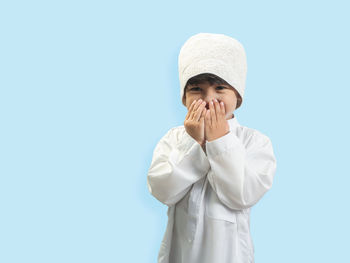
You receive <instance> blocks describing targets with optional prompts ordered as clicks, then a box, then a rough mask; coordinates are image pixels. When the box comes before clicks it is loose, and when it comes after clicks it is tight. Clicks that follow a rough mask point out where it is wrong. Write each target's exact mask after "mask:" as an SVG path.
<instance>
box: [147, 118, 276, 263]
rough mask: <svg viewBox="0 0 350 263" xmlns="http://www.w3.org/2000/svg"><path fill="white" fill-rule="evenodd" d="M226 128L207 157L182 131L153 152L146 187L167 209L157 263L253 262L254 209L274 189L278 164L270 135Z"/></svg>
mask: <svg viewBox="0 0 350 263" xmlns="http://www.w3.org/2000/svg"><path fill="white" fill-rule="evenodd" d="M228 122H229V126H230V132H229V133H228V134H226V135H224V136H222V137H220V138H218V139H216V140H213V141H210V142H208V141H207V142H206V153H205V152H204V151H203V149H202V148H201V146H200V145H199V144H198V143H197V142H196V141H195V140H194V139H193V138H192V137H191V136H190V135H189V134H188V133H187V132H186V130H185V128H184V126H183V125H182V126H177V127H174V128H172V129H170V130H169V131H168V132H167V133H166V134H165V135H164V136H163V137H162V138H161V140H160V141H159V142H158V144H157V146H156V148H155V149H154V152H153V158H152V162H151V166H150V168H149V171H148V175H147V187H148V190H149V191H150V193H151V194H152V195H153V196H154V197H155V198H156V199H158V200H159V201H160V202H162V203H163V204H165V205H167V206H168V210H167V215H168V224H167V228H166V231H165V234H164V237H163V240H162V242H161V246H160V250H159V254H158V263H250V262H251V263H253V262H254V245H253V242H252V239H251V234H250V207H252V206H253V205H255V204H256V203H257V202H258V201H259V200H260V199H261V198H262V197H263V195H264V194H265V193H266V192H267V191H268V190H269V189H270V188H271V186H272V182H273V178H274V175H275V171H276V159H275V156H274V152H273V148H272V144H271V141H270V139H269V138H268V137H267V136H266V135H264V134H263V133H261V132H259V131H257V130H255V129H251V128H248V127H245V126H241V125H240V124H239V123H238V121H237V117H236V116H234V118H232V119H229V120H228Z"/></svg>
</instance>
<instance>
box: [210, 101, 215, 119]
mask: <svg viewBox="0 0 350 263" xmlns="http://www.w3.org/2000/svg"><path fill="white" fill-rule="evenodd" d="M209 109H210V118H211V124H212V125H214V123H215V122H216V116H215V108H214V103H213V101H210V104H209Z"/></svg>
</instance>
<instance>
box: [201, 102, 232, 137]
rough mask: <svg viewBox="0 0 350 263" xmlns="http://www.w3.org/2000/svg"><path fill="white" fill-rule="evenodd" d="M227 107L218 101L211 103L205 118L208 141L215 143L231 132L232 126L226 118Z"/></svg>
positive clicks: (205, 132)
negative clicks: (214, 141)
mask: <svg viewBox="0 0 350 263" xmlns="http://www.w3.org/2000/svg"><path fill="white" fill-rule="evenodd" d="M225 116H226V112H225V105H224V104H223V102H221V103H219V102H218V101H217V100H214V101H213V104H211V103H209V110H208V111H207V112H206V114H205V118H204V123H205V125H204V130H205V131H204V134H205V138H206V140H207V141H209V142H210V141H213V140H215V139H218V138H220V137H222V136H224V135H226V134H227V133H229V132H230V126H229V124H228V121H227V120H226V118H225Z"/></svg>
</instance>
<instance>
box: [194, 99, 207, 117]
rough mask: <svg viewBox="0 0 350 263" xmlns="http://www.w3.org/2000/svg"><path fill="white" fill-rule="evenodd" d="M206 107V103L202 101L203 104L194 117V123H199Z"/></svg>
mask: <svg viewBox="0 0 350 263" xmlns="http://www.w3.org/2000/svg"><path fill="white" fill-rule="evenodd" d="M204 105H205V102H204V101H202V103H201V104H200V105H199V107H198V109H197V111H196V113H195V115H194V117H193V120H194V121H199V119H200V117H201V115H202V112H203V108H204Z"/></svg>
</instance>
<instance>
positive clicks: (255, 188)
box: [206, 131, 276, 210]
mask: <svg viewBox="0 0 350 263" xmlns="http://www.w3.org/2000/svg"><path fill="white" fill-rule="evenodd" d="M246 141H247V145H246V146H245V145H244V144H243V143H242V142H241V140H240V139H239V138H238V137H237V136H236V135H235V134H234V133H233V132H232V131H230V132H229V133H228V134H226V135H224V136H222V137H220V138H218V139H216V140H213V141H210V142H208V141H207V142H206V152H207V156H208V160H209V163H210V166H211V172H209V174H208V180H209V183H210V184H211V186H212V188H213V190H214V191H215V192H216V194H217V196H218V198H219V199H220V201H221V202H222V203H224V204H225V205H226V206H228V207H230V208H232V209H238V210H241V209H245V208H249V207H251V206H253V205H255V204H256V203H257V202H258V201H259V200H260V199H261V198H262V196H263V195H264V194H265V193H266V192H267V191H268V190H269V189H270V188H271V186H272V182H273V178H274V175H275V171H276V159H275V156H274V153H273V148H272V144H271V141H270V139H269V138H268V137H267V136H266V135H264V134H262V133H260V132H258V131H255V132H254V133H253V134H252V135H251V137H250V138H248V140H246Z"/></svg>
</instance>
